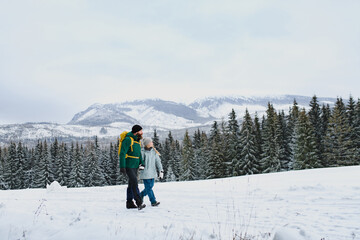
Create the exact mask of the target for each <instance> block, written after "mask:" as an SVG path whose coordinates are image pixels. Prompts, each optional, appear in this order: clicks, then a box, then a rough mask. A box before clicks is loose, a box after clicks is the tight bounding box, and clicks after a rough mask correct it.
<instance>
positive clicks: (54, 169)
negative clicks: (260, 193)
mask: <svg viewBox="0 0 360 240" xmlns="http://www.w3.org/2000/svg"><path fill="white" fill-rule="evenodd" d="M50 160H51V161H50V168H51V173H52V176H51V178H52V179H54V180H56V181H58V182H59V179H58V175H57V174H58V168H59V166H58V165H59V164H61V163H60V159H59V142H58V140H57V138H55V141H54V142H53V143H52V144H51V145H50Z"/></svg>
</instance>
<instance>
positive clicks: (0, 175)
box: [0, 147, 8, 190]
mask: <svg viewBox="0 0 360 240" xmlns="http://www.w3.org/2000/svg"><path fill="white" fill-rule="evenodd" d="M3 154H4V153H3V150H2V149H1V147H0V190H6V189H7V188H8V187H7V184H6V181H5V177H4V164H5V162H4V156H3Z"/></svg>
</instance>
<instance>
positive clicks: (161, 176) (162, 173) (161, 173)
mask: <svg viewBox="0 0 360 240" xmlns="http://www.w3.org/2000/svg"><path fill="white" fill-rule="evenodd" d="M159 178H160V179H163V178H164V172H163V171H161V172H160V174H159Z"/></svg>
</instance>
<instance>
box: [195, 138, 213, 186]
mask: <svg viewBox="0 0 360 240" xmlns="http://www.w3.org/2000/svg"><path fill="white" fill-rule="evenodd" d="M209 159H210V149H209V141H208V138H207V135H206V133H205V132H202V133H201V137H200V154H199V157H198V162H199V164H198V166H199V169H198V172H199V179H206V178H207V177H208V176H207V168H208V163H209Z"/></svg>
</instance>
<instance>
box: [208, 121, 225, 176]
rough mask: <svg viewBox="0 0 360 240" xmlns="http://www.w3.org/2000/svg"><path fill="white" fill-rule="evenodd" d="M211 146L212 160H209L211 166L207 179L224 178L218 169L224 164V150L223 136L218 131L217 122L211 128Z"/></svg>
mask: <svg viewBox="0 0 360 240" xmlns="http://www.w3.org/2000/svg"><path fill="white" fill-rule="evenodd" d="M210 139H211V140H210V144H211V150H210V152H211V153H210V158H209V164H208V169H207V178H208V179H212V178H220V177H224V176H223V175H221V174H220V173H219V171H218V167H219V166H220V165H221V164H223V159H224V156H223V150H222V149H221V136H220V131H219V129H218V124H217V122H216V121H215V122H214V124H213V125H212V127H211V131H210Z"/></svg>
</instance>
